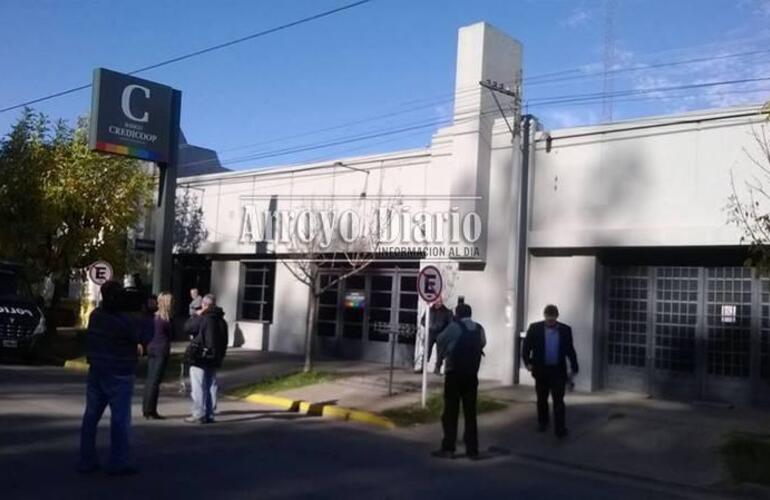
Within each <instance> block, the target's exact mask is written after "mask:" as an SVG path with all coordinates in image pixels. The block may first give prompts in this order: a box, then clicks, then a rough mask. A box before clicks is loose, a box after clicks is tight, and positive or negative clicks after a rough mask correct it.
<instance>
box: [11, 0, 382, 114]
mask: <svg viewBox="0 0 770 500" xmlns="http://www.w3.org/2000/svg"><path fill="white" fill-rule="evenodd" d="M372 1H373V0H359V1H358V2H353V3H350V4H347V5H343V6H342V7H338V8H336V9H331V10H327V11H324V12H320V13H318V14H314V15H312V16H308V17H303V18H302V19H297V20H296V21H292V22H290V23H286V24H282V25H280V26H275V27H273V28H269V29H266V30H263V31H260V32H257V33H253V34H251V35H247V36H243V37H240V38H236V39H234V40H230V41H227V42H224V43H220V44H217V45H212V46H210V47H206V48H205V49H201V50H196V51H194V52H189V53H187V54H183V55H181V56H177V57H173V58H171V59H166V60H165V61H161V62H158V63H154V64H150V65H149V66H144V67H142V68H139V69H135V70H133V71H130V72H129V73H128V74H129V75H135V74H137V73H143V72H145V71H149V70H151V69H156V68H160V67H162V66H167V65H169V64H173V63H177V62H179V61H184V60H186V59H190V58H193V57H197V56H200V55H203V54H207V53H209V52H214V51H216V50H221V49H224V48H226V47H231V46H233V45H236V44H239V43H243V42H247V41H249V40H254V39H255V38H260V37H263V36H266V35H270V34H272V33H276V32H278V31H283V30H286V29H289V28H292V27H294V26H299V25H300V24H305V23H309V22H311V21H315V20H317V19H321V18H324V17H327V16H331V15H333V14H336V13H338V12H342V11H345V10H348V9H352V8H354V7H358V6H361V5H363V4H366V3H369V2H372ZM89 87H91V84H90V83H89V84H88V85H80V86H79V87H73V88H71V89H67V90H62V91H61V92H56V93H54V94H49V95H46V96H43V97H38V98H36V99H31V100H29V101H25V102H22V103H20V104H14V105H12V106H7V107H5V108H0V113H5V112H7V111H12V110H14V109H19V108H23V107H25V106H29V105H31V104H37V103H39V102H43V101H47V100H49V99H54V98H56V97H61V96H64V95H67V94H72V93H75V92H79V91H81V90H84V89H87V88H89Z"/></svg>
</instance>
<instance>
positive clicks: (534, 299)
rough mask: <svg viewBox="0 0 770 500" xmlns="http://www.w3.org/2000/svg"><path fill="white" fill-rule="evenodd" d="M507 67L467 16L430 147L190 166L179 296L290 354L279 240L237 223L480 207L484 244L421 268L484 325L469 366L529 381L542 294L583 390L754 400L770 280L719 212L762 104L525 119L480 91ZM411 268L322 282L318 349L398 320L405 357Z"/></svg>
mask: <svg viewBox="0 0 770 500" xmlns="http://www.w3.org/2000/svg"><path fill="white" fill-rule="evenodd" d="M520 74H521V46H520V44H519V43H518V42H516V41H515V40H513V39H511V38H509V37H508V36H506V35H505V34H503V33H500V32H499V31H497V30H495V29H494V28H493V27H491V26H489V25H488V24H484V23H480V24H474V25H471V26H467V27H464V28H462V29H460V32H459V44H458V56H457V76H456V83H455V90H456V93H455V104H454V123H453V124H452V125H450V126H447V127H444V128H441V129H440V130H438V131H437V132H436V133H435V135H434V136H433V139H432V142H431V144H430V146H429V147H427V148H425V149H418V150H409V151H398V152H394V153H392V154H387V155H375V156H364V157H356V158H341V159H339V160H336V161H327V162H322V163H316V164H308V165H302V166H299V167H296V166H295V167H275V168H260V169H256V170H250V171H238V172H225V173H217V174H212V175H201V176H197V177H190V178H187V179H184V181H183V182H181V185H180V189H185V188H189V189H191V190H192V191H193V192H195V193H197V196H198V199H199V201H200V204H201V207H202V209H203V214H204V225H205V230H206V231H207V234H208V237H207V239H206V241H205V242H204V243H203V244H202V245H201V247H200V248H199V249H198V252H197V253H196V254H195V255H178V256H177V260H176V263H177V265H176V267H175V269H176V271H175V290H176V291H177V293H181V292H182V291H183V290H185V289H187V288H190V287H191V286H195V285H198V286H200V287H201V288H205V289H207V290H211V291H213V292H214V293H216V294H217V296H218V299H219V303H220V305H221V306H222V307H223V308H224V310H225V314H226V318H227V319H228V322H229V325H230V331H231V332H233V334H232V336H233V339H232V340H233V343H234V344H235V345H246V346H251V347H258V348H262V349H269V350H277V351H285V352H303V349H304V343H303V342H304V333H305V320H306V314H307V310H308V293H307V288H306V287H305V286H304V285H303V284H301V283H300V282H299V281H297V280H296V279H295V278H294V277H293V276H292V274H291V273H290V272H289V271H288V270H287V269H286V268H285V266H284V265H283V264H282V263H281V262H277V261H276V258H275V256H276V255H282V254H283V252H285V251H286V248H283V247H282V246H281V245H280V243H277V242H275V241H273V240H271V239H267V240H266V241H264V242H257V243H255V241H254V240H253V239H251V238H244V217H249V215H248V214H249V213H251V214H252V215H253V214H254V213H262V212H265V213H275V212H284V211H289V210H294V211H301V210H302V209H316V210H317V209H319V207H326V208H328V207H329V206H330V205H333V208H334V209H335V210H337V211H338V212H339V211H341V210H344V209H346V208H350V209H354V210H357V211H359V212H361V211H362V209H363V211H368V210H370V209H371V208H373V207H374V206H376V204H377V203H380V204H383V203H386V204H391V205H392V204H394V203H395V204H397V205H398V206H399V207H401V208H403V207H408V208H409V209H410V210H412V212H415V211H419V210H424V211H426V212H429V213H440V214H443V213H456V214H459V216H460V217H461V218H462V217H464V216H465V215H466V214H468V213H471V212H473V213H476V214H478V215H479V217H480V220H481V227H480V237H479V239H478V240H477V241H475V242H473V243H472V244H467V243H466V244H464V245H463V244H458V245H455V246H456V247H457V248H459V249H460V252H459V253H460V254H461V256H462V255H463V251H465V249H466V248H467V247H470V248H472V249H473V250H472V252H471V256H472V257H475V258H472V259H457V258H450V257H449V256H448V255H443V256H442V255H431V256H430V257H429V258H426V259H425V260H424V261H423V263H425V262H429V261H437V262H439V263H440V265H441V266H443V267H444V268H445V269H446V270H447V271H448V277H449V278H450V279H449V281H450V282H451V283H450V286H448V287H447V290H446V292H445V302H447V303H448V305H450V306H452V307H453V306H454V304H455V303H456V300H457V297H458V296H459V295H464V296H465V297H466V301H467V302H468V303H469V304H470V305H471V306H472V307H473V311H474V319H476V320H477V321H479V322H480V323H482V324H483V325H484V326H485V328H486V331H487V337H488V345H487V348H486V357H485V359H484V361H483V363H482V370H481V374H480V375H481V376H482V377H484V378H491V379H497V380H500V381H503V382H506V383H514V382H521V383H530V382H531V380H530V379H529V376H528V374H527V373H526V372H525V371H524V370H523V368H522V369H521V370H520V372H519V373H516V372H517V370H518V368H519V364H518V362H517V357H518V351H517V350H518V345H517V344H518V343H517V342H516V339H517V337H518V333H517V332H520V331H522V330H524V329H526V324H527V323H529V322H532V321H537V320H539V319H541V315H542V309H543V307H544V306H545V305H546V304H548V303H554V304H557V305H558V306H559V309H560V311H561V318H560V319H561V320H563V321H564V322H566V323H568V324H570V325H571V326H572V328H573V332H574V335H575V343H576V349H577V352H578V357H579V359H580V363H581V372H580V374H579V376H578V377H577V380H576V383H577V386H578V388H579V389H583V390H596V389H599V388H604V387H607V388H620V389H629V390H635V391H648V392H650V393H653V394H662V395H672V396H681V397H686V398H693V399H726V400H731V401H738V402H748V401H752V400H758V399H760V398H761V397H765V398H767V397H768V396H767V395H768V394H770V390H768V389H770V387H769V385H770V281H768V280H765V279H760V278H759V277H758V275H757V274H756V272H755V271H754V270H752V269H750V268H746V267H742V263H743V261H744V259H745V256H746V252H745V249H743V248H741V247H740V246H739V245H738V244H739V239H740V236H741V234H740V230H739V228H737V227H735V226H730V225H728V224H727V223H726V214H725V212H724V206H725V204H726V203H727V199H728V196H729V195H730V194H731V187H730V184H729V173H730V171H731V170H732V171H733V172H734V173H735V175H736V177H737V178H741V177H748V176H750V175H751V174H752V173H753V172H754V171H753V170H752V169H753V168H756V167H755V166H754V165H752V163H751V162H750V160H749V158H748V156H747V150H748V151H751V150H752V149H753V148H756V147H757V146H756V144H755V141H754V135H753V132H754V131H756V130H758V127H760V126H761V124H762V123H763V120H764V119H766V116H763V115H761V114H760V113H759V112H758V111H759V109H758V108H756V107H755V108H750V109H749V108H744V109H726V110H725V109H723V110H718V111H713V112H712V111H709V112H702V113H691V114H686V115H677V116H665V117H657V118H650V119H643V120H633V121H627V122H616V123H612V124H611V125H602V126H596V127H582V128H576V129H565V130H552V131H549V132H548V133H546V132H543V131H541V130H538V125H537V122H536V119H535V118H531V117H530V118H527V119H524V120H522V118H521V117H520V116H518V114H517V113H518V110H517V109H516V102H515V99H513V98H512V97H508V96H506V95H498V99H499V100H500V104H501V105H502V107H503V109H505V110H507V111H506V112H507V116H506V117H505V118H504V117H503V116H502V114H501V113H500V111H499V110H498V107H497V105H496V104H495V101H494V99H493V97H492V94H491V92H490V91H489V90H487V89H484V88H482V87H481V86H480V85H479V82H480V81H486V80H490V81H495V82H517V81H519V78H520ZM513 87H514V90H515V87H516V86H515V85H513ZM521 123H525V126H523V127H519V125H520V124H521ZM508 124H516V130H515V132H516V134H515V135H512V134H511V132H510V131H509V128H508ZM527 130H529V132H530V133H529V137H528V140H526V141H524V140H522V136H523V134H524V133H526V131H527ZM524 149H527V151H524ZM245 214H246V215H245ZM520 221H521V222H520ZM251 222H253V220H252V221H251ZM246 229H247V232H248V231H249V230H250V229H252V228H251V227H247V228H246ZM386 246H387V245H386ZM412 246H415V247H420V246H421V245H412ZM423 246H424V245H423ZM439 246H441V245H439ZM447 246H452V245H448V244H447V245H444V248H445V250H446V247H447ZM438 253H440V252H438ZM383 257H392V255H384V256H383ZM420 265H421V262H418V261H415V260H414V259H411V260H410V259H403V260H398V259H386V258H383V259H382V261H380V262H377V263H376V264H374V265H372V266H370V267H369V268H368V269H367V270H366V271H365V272H363V273H362V274H360V275H357V276H353V277H351V278H349V279H346V280H344V281H342V282H340V283H339V285H338V286H336V287H334V288H333V289H332V290H330V291H329V292H327V293H325V294H324V295H323V296H322V297H321V300H320V301H319V311H318V322H317V325H318V326H317V330H318V332H317V333H318V336H317V341H318V344H317V345H318V346H319V349H320V350H321V351H322V352H324V353H326V354H331V355H337V356H341V357H361V358H366V359H374V360H382V361H385V360H386V359H387V357H388V353H389V350H388V342H387V341H388V332H389V331H398V332H400V333H401V335H400V336H399V343H398V360H399V363H400V364H402V365H406V364H409V363H410V362H411V361H410V360H411V357H412V352H413V349H414V345H413V340H412V339H413V335H412V334H413V333H414V332H415V331H416V329H417V323H418V315H419V314H421V309H420V310H419V311H418V300H417V295H416V293H415V280H416V275H417V273H418V271H419V268H420ZM518 283H521V285H520V286H519V285H517V284H518ZM350 290H353V291H360V292H361V293H363V294H364V296H365V306H364V307H363V308H355V307H353V308H351V307H345V306H344V303H343V302H344V298H345V295H346V291H350ZM419 307H422V306H419ZM410 342H412V343H410Z"/></svg>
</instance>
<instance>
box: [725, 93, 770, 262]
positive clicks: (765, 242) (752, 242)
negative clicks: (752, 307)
mask: <svg viewBox="0 0 770 500" xmlns="http://www.w3.org/2000/svg"><path fill="white" fill-rule="evenodd" d="M762 111H763V112H765V113H767V114H768V119H770V102H768V103H766V104H765V105H764V106H763V107H762ZM753 135H754V141H755V143H756V144H757V146H758V151H759V153H758V154H757V153H752V152H749V151H745V153H746V156H747V157H748V158H749V160H750V161H751V163H752V164H753V165H754V166H755V167H757V169H758V170H757V174H756V175H752V177H751V180H745V181H744V188H745V193H743V194H741V193H739V192H738V189H737V188H736V185H735V177H734V174H733V171H732V170H731V171H730V186H731V188H732V194H731V195H730V196H729V198H728V203H727V206H726V210H727V217H728V222H729V223H731V224H735V225H736V226H738V227H739V228H740V229H741V231H742V233H743V234H742V235H741V239H740V242H741V244H747V245H748V246H749V258H748V259H747V261H746V265H751V266H755V267H757V268H758V269H759V270H760V271H762V272H763V273H766V274H767V273H768V272H770V212H768V210H770V206H769V204H770V191H768V188H767V187H766V186H768V185H770V134H769V133H768V130H767V126H766V125H765V124H762V125H761V126H760V129H759V130H756V129H754V130H753Z"/></svg>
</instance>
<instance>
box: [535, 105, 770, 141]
mask: <svg viewBox="0 0 770 500" xmlns="http://www.w3.org/2000/svg"><path fill="white" fill-rule="evenodd" d="M766 114H767V113H766V112H763V111H762V110H756V111H752V112H748V113H732V114H725V115H718V116H708V117H701V118H687V119H682V120H672V121H670V122H663V123H650V124H647V125H633V126H630V127H621V128H611V129H606V130H596V131H593V132H580V133H576V134H567V135H558V136H555V137H553V136H548V137H541V138H539V139H536V140H535V142H552V141H556V140H562V139H578V138H581V137H591V136H595V135H608V134H617V133H620V132H633V131H636V130H648V129H654V128H661V127H673V126H676V125H692V124H695V123H704V122H713V121H717V120H728V119H731V118H747V117H752V116H760V115H766Z"/></svg>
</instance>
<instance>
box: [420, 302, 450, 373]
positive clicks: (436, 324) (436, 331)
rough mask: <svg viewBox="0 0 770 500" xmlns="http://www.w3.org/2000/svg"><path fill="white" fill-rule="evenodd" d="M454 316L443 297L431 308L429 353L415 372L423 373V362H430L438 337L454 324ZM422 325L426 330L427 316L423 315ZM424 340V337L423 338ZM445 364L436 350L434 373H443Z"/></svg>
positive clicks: (424, 355)
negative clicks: (450, 324) (442, 365)
mask: <svg viewBox="0 0 770 500" xmlns="http://www.w3.org/2000/svg"><path fill="white" fill-rule="evenodd" d="M452 319H453V315H452V311H450V310H449V308H447V307H446V306H445V305H444V303H443V302H442V300H441V297H439V298H438V299H437V300H436V301H435V302H434V303H433V304H431V306H430V325H428V353H427V354H425V353H423V356H422V359H420V363H419V364H417V363H415V371H422V362H423V360H424V361H425V362H426V363H427V362H428V361H430V356H431V354H432V353H433V346H434V345H435V344H436V340H437V339H438V336H439V335H440V334H441V332H443V331H444V329H445V328H446V327H447V326H449V323H451V322H452ZM420 325H421V326H422V327H423V328H424V327H425V314H423V316H422V318H421V319H420ZM423 338H424V337H423ZM422 345H423V343H422V342H419V343H417V346H418V347H419V346H422ZM442 363H443V360H442V358H441V354H440V353H439V352H438V349H437V350H436V364H435V365H434V367H433V373H436V374H439V373H441V364H442Z"/></svg>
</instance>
